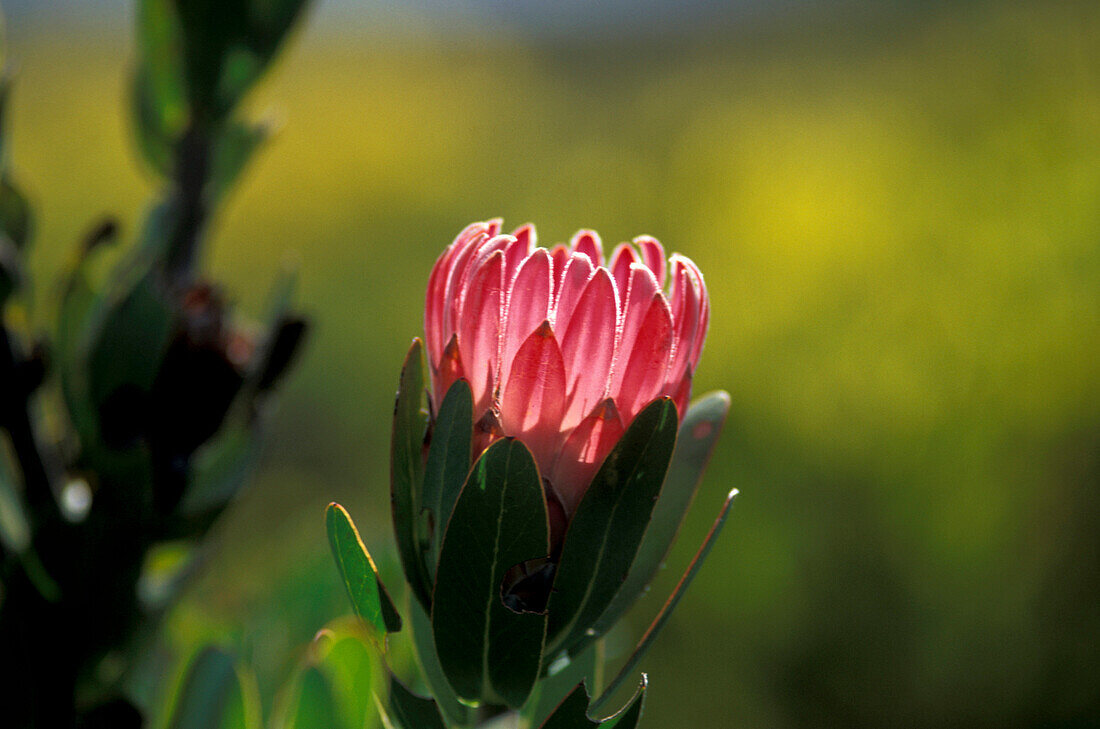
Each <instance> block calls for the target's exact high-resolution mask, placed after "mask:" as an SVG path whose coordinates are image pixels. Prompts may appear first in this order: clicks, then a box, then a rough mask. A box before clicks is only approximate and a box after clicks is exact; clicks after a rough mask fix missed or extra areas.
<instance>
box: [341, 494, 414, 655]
mask: <svg viewBox="0 0 1100 729" xmlns="http://www.w3.org/2000/svg"><path fill="white" fill-rule="evenodd" d="M325 524H326V528H327V530H328V541H329V545H330V546H331V547H332V556H333V557H334V558H335V559H336V567H337V569H339V570H340V576H341V577H342V578H343V582H344V587H345V588H346V589H347V591H348V597H349V598H351V604H352V607H353V608H355V614H356V615H358V616H359V617H360V618H362V619H363V622H365V623H366V624H367V626H368V627H369V628H370V629H371V631H372V633H373V635H374V636H376V637H377V638H378V639H379V640H381V639H382V638H384V637H385V635H386V633H387V632H396V631H398V630H401V618H400V617H399V616H398V614H397V610H396V608H394V606H393V602H392V601H391V600H390V596H389V595H388V594H387V593H386V588H385V587H384V586H383V585H382V581H381V580H380V579H379V577H378V568H377V567H375V566H374V560H372V559H371V556H370V553H369V552H368V551H367V548H366V547H365V546H363V540H362V539H361V538H360V537H359V531H358V530H357V529H356V528H355V524H354V523H353V522H352V520H351V516H350V515H348V512H347V511H345V509H344V507H342V506H340V505H339V504H336V503H332V504H329V505H328V508H327V509H326V510H325Z"/></svg>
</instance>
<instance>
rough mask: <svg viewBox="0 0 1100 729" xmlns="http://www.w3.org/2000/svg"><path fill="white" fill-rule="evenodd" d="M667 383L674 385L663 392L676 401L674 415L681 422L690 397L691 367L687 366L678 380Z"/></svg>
mask: <svg viewBox="0 0 1100 729" xmlns="http://www.w3.org/2000/svg"><path fill="white" fill-rule="evenodd" d="M669 384H671V385H674V387H673V388H672V389H671V390H668V391H666V392H665V394H666V395H668V396H670V397H671V398H672V402H674V403H676V417H678V418H679V419H680V422H681V423H682V422H684V415H686V414H687V409H688V401H689V400H690V399H691V369H690V368H689V369H688V370H687V372H685V373H684V375H683V377H681V378H680V381H679V382H677V383H669Z"/></svg>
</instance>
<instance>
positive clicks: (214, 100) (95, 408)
mask: <svg viewBox="0 0 1100 729" xmlns="http://www.w3.org/2000/svg"><path fill="white" fill-rule="evenodd" d="M307 4H308V0H141V2H139V3H138V6H137V41H138V42H137V47H138V49H139V57H138V60H137V64H136V67H135V70H134V73H133V94H132V96H133V101H134V111H135V115H134V116H135V126H136V129H137V136H138V139H139V142H140V143H139V145H138V146H139V147H140V149H141V151H142V154H143V156H144V158H145V160H146V161H147V162H148V164H149V165H150V166H151V168H152V169H153V170H154V171H155V174H156V175H157V176H158V178H159V179H160V180H161V181H162V182H163V190H162V192H161V194H160V196H159V199H158V200H156V201H155V203H154V204H153V205H152V206H151V209H150V211H149V213H148V215H147V216H146V219H145V222H144V224H143V226H142V229H141V230H140V231H139V232H138V234H137V235H136V236H135V238H136V240H134V241H133V242H132V244H130V245H129V246H128V247H127V249H126V250H125V251H122V252H121V253H119V254H110V253H107V250H108V249H109V248H110V247H111V246H112V244H113V243H114V242H115V240H116V239H117V238H118V237H119V235H118V231H117V228H116V225H115V224H114V223H113V222H111V221H107V222H105V223H103V224H101V225H98V226H96V227H95V228H94V230H93V231H92V232H91V233H90V234H89V235H88V237H87V238H86V240H84V241H83V242H82V243H81V244H80V245H79V247H78V248H77V250H76V251H75V252H74V255H73V260H72V264H71V267H70V268H69V270H68V271H67V272H66V274H65V276H64V280H63V281H62V283H61V286H60V300H59V302H58V304H57V318H56V326H55V327H53V329H52V331H51V332H50V333H49V335H39V334H38V333H37V332H35V331H34V330H33V328H32V325H31V324H30V323H29V322H28V317H27V316H26V314H25V312H26V306H27V301H26V300H27V299H28V298H29V297H28V294H27V280H26V279H27V276H26V265H25V262H26V253H27V249H28V245H29V242H30V239H31V224H30V223H31V214H30V210H29V207H28V204H27V201H26V199H25V198H24V197H23V195H22V194H21V193H20V192H19V190H18V188H17V187H16V186H15V185H14V183H13V182H12V179H11V177H10V176H9V173H8V166H7V162H6V158H7V156H6V154H5V152H6V150H7V144H6V140H4V143H3V144H2V145H0V307H3V318H2V320H0V674H2V675H4V676H5V677H7V678H6V679H5V680H4V681H2V682H0V706H2V707H3V724H4V726H11V727H23V726H40V727H68V726H74V725H76V726H115V727H126V726H138V725H140V724H141V722H142V717H141V713H140V712H139V710H138V709H137V708H136V707H134V706H133V705H131V703H130V702H129V701H128V700H127V699H126V698H125V692H124V691H123V690H122V686H123V684H124V681H125V678H126V674H127V671H128V670H129V669H130V668H131V667H132V666H133V665H134V658H135V656H137V655H139V653H140V652H141V651H142V645H143V640H145V639H147V636H148V634H149V631H147V630H145V628H147V627H149V626H151V625H153V624H155V621H156V619H157V618H158V616H160V615H161V614H163V612H164V611H165V610H166V609H167V608H168V607H169V606H171V605H172V604H173V601H174V598H175V597H176V596H177V594H178V593H179V589H180V587H181V586H182V584H183V583H184V580H185V578H186V576H187V575H188V574H190V573H191V572H192V571H193V569H194V566H195V565H196V564H197V562H198V558H199V556H200V550H199V546H200V544H201V540H202V537H203V535H204V534H205V533H206V532H207V530H208V528H209V527H210V525H211V524H212V523H213V521H214V520H215V519H216V518H217V517H218V515H219V514H220V513H221V512H222V511H223V510H224V509H225V507H226V505H227V504H228V503H229V502H230V501H231V500H232V498H233V496H234V495H235V494H236V493H237V492H238V491H239V490H240V488H241V486H242V484H243V483H244V481H245V479H246V477H247V475H248V473H249V471H250V469H251V466H252V464H253V461H254V459H255V456H256V453H257V439H258V435H259V431H260V426H261V424H262V420H263V418H262V416H263V411H264V409H265V403H266V402H267V401H268V398H269V396H270V394H271V393H272V391H273V389H274V387H275V386H276V385H277V384H278V382H279V380H280V377H281V376H282V375H283V373H284V372H285V371H286V369H287V367H288V365H289V364H290V363H291V361H292V359H293V358H294V355H295V353H296V352H297V350H298V349H299V344H300V343H301V341H302V337H303V335H304V333H305V330H306V323H305V321H304V320H303V319H302V318H301V317H300V316H298V315H296V314H294V313H293V312H292V311H291V310H290V309H289V298H290V294H291V279H290V278H289V277H286V278H285V279H284V280H280V281H279V282H278V283H277V284H276V285H275V287H274V290H273V292H272V294H271V303H270V307H269V309H268V311H267V312H266V313H265V315H264V316H263V318H262V319H261V320H260V321H259V322H256V323H253V322H248V321H245V320H243V319H242V318H241V317H240V316H239V315H238V314H237V313H236V312H235V311H234V309H233V307H232V306H231V305H230V304H229V302H228V297H227V295H226V294H225V293H224V292H223V291H222V289H221V288H220V287H219V286H217V285H216V284H214V283H212V282H210V281H208V280H207V279H206V278H204V276H203V274H202V271H201V265H200V262H201V256H202V251H203V246H204V242H205V240H206V236H207V231H208V228H209V224H210V220H211V217H212V216H213V215H214V214H215V213H216V212H217V209H218V207H219V205H220V204H221V203H222V201H223V200H224V198H225V195H226V193H227V191H229V190H230V189H231V187H232V186H233V185H234V183H235V182H236V180H237V179H238V177H239V176H240V174H241V172H242V170H243V169H244V168H245V167H246V165H247V163H248V161H249V159H250V158H251V157H252V155H253V154H254V153H255V151H256V150H257V149H258V148H259V147H260V145H261V144H262V142H263V141H264V140H265V139H266V137H267V136H268V129H267V128H266V127H265V126H264V125H263V124H257V123H254V122H252V121H249V120H247V119H244V118H242V117H241V116H240V114H239V112H238V109H239V106H240V104H241V102H242V100H243V98H244V97H245V95H246V94H247V93H248V92H249V90H250V89H251V88H252V86H253V85H254V84H255V82H256V81H257V80H258V79H259V78H260V77H261V76H262V75H263V74H264V72H265V71H266V70H267V69H268V68H269V66H270V65H271V62H272V61H273V59H274V58H275V55H276V53H277V52H278V50H279V49H280V48H281V47H282V46H283V44H284V41H285V40H286V38H287V36H288V34H289V33H290V32H291V30H292V29H293V27H294V25H295V23H296V21H297V20H298V19H299V18H300V17H301V16H302V14H303V12H304V10H305V7H306V5H307ZM9 87H10V82H9V79H8V77H7V76H5V77H4V78H3V79H2V80H0V114H2V111H3V109H4V107H5V106H6V102H7V97H8V89H9ZM104 269H106V270H104ZM163 545H171V551H172V554H174V555H175V558H174V559H152V558H151V557H152V556H153V555H155V554H156V552H155V550H157V549H159V548H162V546H163ZM210 656H211V657H207V658H204V659H203V660H205V661H206V662H207V663H218V661H219V660H220V659H218V658H216V657H213V656H214V654H210ZM245 693H247V692H245ZM242 696H244V694H242ZM245 699H247V696H245ZM242 700H243V699H242ZM245 704H247V701H245ZM245 708H247V706H246V707H245ZM246 713H247V712H246ZM189 725H193V724H189Z"/></svg>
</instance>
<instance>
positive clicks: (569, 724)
mask: <svg viewBox="0 0 1100 729" xmlns="http://www.w3.org/2000/svg"><path fill="white" fill-rule="evenodd" d="M645 690H646V677H645V674H642V683H641V685H639V686H638V690H637V691H635V692H634V696H633V698H631V699H630V702H629V703H628V704H627V705H626V706H624V707H623V708H622V709H620V710H619V711H618V712H616V713H615V714H614V715H613V716H610V717H608V718H607V719H604V720H603V721H593V720H592V719H589V718H588V713H589V705H588V692H587V691H586V690H585V686H584V684H583V683H582V684H577V686H576V687H575V688H574V689H573V691H572V692H571V693H570V694H569V695H568V696H567V697H566V698H565V700H564V701H562V702H561V704H559V705H558V707H557V708H556V709H555V710H554V713H553V714H552V715H551V716H550V717H549V718H547V720H546V721H544V722H543V723H542V724H541V725H540V727H539V729H594V728H595V727H600V729H635V727H637V726H638V721H639V720H640V719H641V718H642V709H643V707H644V705H645Z"/></svg>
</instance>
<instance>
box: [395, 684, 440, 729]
mask: <svg viewBox="0 0 1100 729" xmlns="http://www.w3.org/2000/svg"><path fill="white" fill-rule="evenodd" d="M390 718H391V719H395V720H396V721H397V723H398V724H399V725H400V726H401V727H402V729H446V725H445V724H444V723H443V717H442V716H441V715H440V713H439V707H437V706H436V704H435V701H433V700H432V699H426V698H424V697H422V696H417V695H416V694H414V693H413V692H412V691H410V690H409V689H408V688H406V687H405V684H403V683H401V682H400V681H398V680H397V677H396V676H390Z"/></svg>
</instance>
